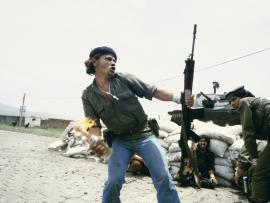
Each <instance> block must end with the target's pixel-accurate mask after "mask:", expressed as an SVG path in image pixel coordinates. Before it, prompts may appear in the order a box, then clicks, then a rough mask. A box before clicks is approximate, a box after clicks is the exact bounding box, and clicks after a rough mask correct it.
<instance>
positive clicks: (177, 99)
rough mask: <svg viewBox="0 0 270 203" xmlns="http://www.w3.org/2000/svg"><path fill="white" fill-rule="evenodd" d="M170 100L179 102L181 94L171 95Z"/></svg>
mask: <svg viewBox="0 0 270 203" xmlns="http://www.w3.org/2000/svg"><path fill="white" fill-rule="evenodd" d="M172 101H173V102H175V103H177V104H181V96H180V95H175V94H174V95H173V96H172Z"/></svg>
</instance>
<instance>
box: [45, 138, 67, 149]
mask: <svg viewBox="0 0 270 203" xmlns="http://www.w3.org/2000/svg"><path fill="white" fill-rule="evenodd" d="M65 146H67V143H66V142H64V141H63V140H57V141H55V142H53V143H51V144H50V145H49V147H48V149H49V150H54V151H61V150H62V148H64V147H65Z"/></svg>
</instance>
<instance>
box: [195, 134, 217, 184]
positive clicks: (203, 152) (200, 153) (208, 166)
mask: <svg viewBox="0 0 270 203" xmlns="http://www.w3.org/2000/svg"><path fill="white" fill-rule="evenodd" d="M209 146H210V140H209V139H208V138H207V137H205V136H201V137H200V139H199V142H198V145H197V149H196V151H195V153H196V158H197V165H198V170H199V176H200V181H201V186H202V187H205V188H210V189H214V188H215V186H216V185H217V179H216V177H215V174H214V171H215V169H214V165H215V155H214V153H213V152H211V151H210V150H209Z"/></svg>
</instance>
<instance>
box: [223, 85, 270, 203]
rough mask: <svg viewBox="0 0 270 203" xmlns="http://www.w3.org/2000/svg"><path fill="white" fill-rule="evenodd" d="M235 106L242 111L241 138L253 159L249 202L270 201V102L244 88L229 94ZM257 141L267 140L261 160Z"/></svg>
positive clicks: (227, 95) (227, 96)
mask: <svg viewBox="0 0 270 203" xmlns="http://www.w3.org/2000/svg"><path fill="white" fill-rule="evenodd" d="M226 99H227V100H228V101H229V102H230V104H231V105H232V107H233V108H234V109H236V110H238V111H239V112H240V121H241V125H242V135H243V139H244V142H245V147H246V150H247V152H248V155H249V157H250V159H251V162H252V166H251V169H249V170H250V171H253V173H252V176H251V197H250V199H249V201H250V202H256V203H258V202H259V203H264V202H268V201H270V189H269V188H270V143H269V139H270V101H269V100H267V99H262V98H259V97H254V95H253V94H251V93H250V92H249V91H247V90H245V88H244V86H241V87H239V88H237V89H235V90H232V91H230V92H228V93H227V94H226ZM256 139H259V140H268V143H267V145H266V147H265V148H264V150H263V152H262V153H261V155H260V156H259V157H258V151H257V143H256Z"/></svg>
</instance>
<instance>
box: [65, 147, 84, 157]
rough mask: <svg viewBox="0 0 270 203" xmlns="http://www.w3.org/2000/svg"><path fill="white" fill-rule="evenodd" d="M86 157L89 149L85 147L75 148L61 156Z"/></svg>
mask: <svg viewBox="0 0 270 203" xmlns="http://www.w3.org/2000/svg"><path fill="white" fill-rule="evenodd" d="M79 154H82V155H88V154H89V147H87V146H76V147H72V148H70V149H68V150H67V151H66V152H65V153H64V154H63V155H64V156H69V157H70V156H74V155H79Z"/></svg>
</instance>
